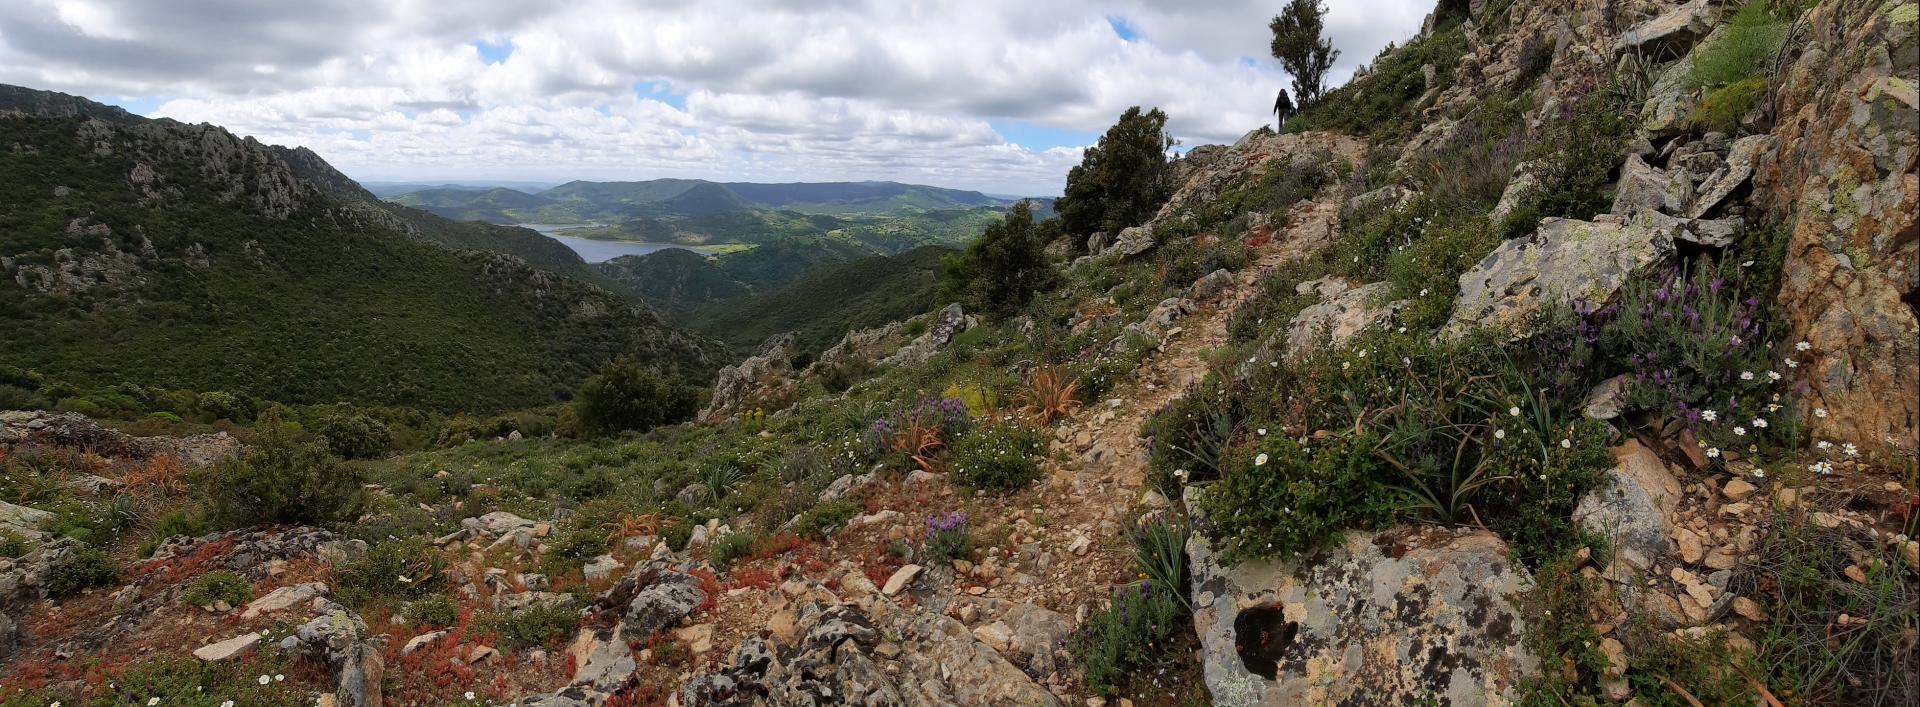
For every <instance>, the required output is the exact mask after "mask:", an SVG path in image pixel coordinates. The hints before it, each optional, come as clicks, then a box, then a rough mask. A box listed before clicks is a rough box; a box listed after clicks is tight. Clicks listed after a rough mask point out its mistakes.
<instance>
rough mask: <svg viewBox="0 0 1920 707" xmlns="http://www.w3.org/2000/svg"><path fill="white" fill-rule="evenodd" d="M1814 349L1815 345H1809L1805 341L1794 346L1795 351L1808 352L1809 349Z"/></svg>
mask: <svg viewBox="0 0 1920 707" xmlns="http://www.w3.org/2000/svg"><path fill="white" fill-rule="evenodd" d="M1812 348H1813V344H1810V343H1807V342H1805V341H1802V342H1800V343H1798V344H1794V345H1793V350H1795V351H1806V350H1808V349H1812Z"/></svg>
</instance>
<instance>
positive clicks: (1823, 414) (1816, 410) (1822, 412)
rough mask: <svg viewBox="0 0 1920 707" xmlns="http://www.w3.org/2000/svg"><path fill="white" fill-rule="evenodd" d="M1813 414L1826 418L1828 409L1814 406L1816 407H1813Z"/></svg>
mask: <svg viewBox="0 0 1920 707" xmlns="http://www.w3.org/2000/svg"><path fill="white" fill-rule="evenodd" d="M1813 416H1814V417H1818V418H1822V419H1825V418H1826V416H1827V409H1826V408H1814V409H1813Z"/></svg>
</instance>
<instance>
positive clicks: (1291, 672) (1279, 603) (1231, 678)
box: [1187, 529, 1537, 706]
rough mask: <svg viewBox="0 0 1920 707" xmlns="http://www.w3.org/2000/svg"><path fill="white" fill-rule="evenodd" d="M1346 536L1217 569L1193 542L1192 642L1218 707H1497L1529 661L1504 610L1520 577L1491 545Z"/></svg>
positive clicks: (1484, 540)
mask: <svg viewBox="0 0 1920 707" xmlns="http://www.w3.org/2000/svg"><path fill="white" fill-rule="evenodd" d="M1412 532H1415V531H1408V530H1405V529H1401V530H1395V531H1386V532H1381V533H1374V532H1359V531H1352V532H1348V533H1346V534H1345V535H1344V537H1343V539H1342V541H1341V542H1339V543H1338V544H1336V545H1334V546H1332V547H1328V548H1325V549H1323V550H1321V551H1318V552H1315V553H1313V554H1311V555H1310V556H1307V557H1304V558H1301V559H1299V560H1298V561H1293V562H1246V563H1241V564H1238V565H1234V566H1231V567H1227V566H1222V565H1221V564H1220V563H1219V559H1218V556H1217V555H1216V554H1215V552H1214V549H1213V547H1212V545H1211V544H1210V543H1209V542H1208V540H1207V539H1206V537H1205V535H1204V534H1199V533H1196V534H1195V535H1194V536H1193V537H1192V538H1191V539H1190V540H1189V541H1188V544H1187V554H1188V556H1189V557H1190V558H1192V560H1193V585H1192V596H1193V602H1194V614H1193V622H1194V629H1195V631H1196V632H1197V633H1198V634H1199V636H1200V643H1201V661H1202V669H1203V672H1204V678H1205V681H1206V685H1207V689H1208V691H1209V692H1210V693H1211V694H1212V696H1213V703H1214V704H1216V705H1236V706H1238V705H1255V704H1273V705H1292V704H1353V703H1365V704H1418V703H1424V702H1433V701H1438V702H1440V703H1443V704H1451V705H1486V704H1508V703H1510V702H1511V701H1512V699H1513V696H1514V694H1515V692H1516V687H1517V685H1518V683H1519V681H1520V679H1521V678H1522V677H1523V676H1526V675H1528V674H1530V673H1531V672H1532V671H1533V670H1534V669H1535V666H1536V663H1537V660H1536V658H1535V656H1533V654H1532V653H1530V652H1529V651H1528V650H1527V648H1526V647H1525V645H1523V644H1522V643H1521V637H1522V636H1523V635H1525V633H1526V630H1527V627H1526V621H1525V618H1524V617H1523V616H1521V614H1520V612H1519V611H1518V610H1517V609H1516V608H1515V607H1514V606H1513V605H1512V603H1511V601H1512V600H1513V598H1514V597H1515V596H1517V595H1519V594H1520V593H1522V592H1525V591H1527V590H1529V589H1530V588H1531V586H1532V579H1531V577H1530V576H1529V575H1528V574H1527V571H1526V568H1524V567H1522V566H1520V565H1519V564H1518V563H1516V562H1513V561H1510V560H1509V559H1508V556H1507V548H1506V545H1505V544H1504V543H1502V542H1500V539H1499V538H1498V537H1496V536H1494V535H1493V534H1491V533H1486V532H1449V531H1439V532H1435V533H1432V534H1431V535H1427V536H1421V537H1409V536H1408V534H1409V533H1412Z"/></svg>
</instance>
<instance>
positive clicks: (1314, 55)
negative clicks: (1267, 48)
mask: <svg viewBox="0 0 1920 707" xmlns="http://www.w3.org/2000/svg"><path fill="white" fill-rule="evenodd" d="M1326 20H1327V8H1326V6H1325V5H1321V4H1320V2H1319V0H1292V1H1291V2H1288V3H1287V7H1286V9H1284V10H1281V11H1280V14H1279V15H1278V16H1276V17H1274V18H1273V22H1272V23H1271V24H1268V25H1267V28H1268V29H1270V30H1273V46H1272V49H1273V58H1275V59H1279V60H1280V65H1281V66H1283V67H1285V68H1286V70H1287V73H1289V74H1292V75H1293V95H1294V98H1295V99H1297V100H1299V105H1300V107H1301V108H1305V107H1307V106H1310V105H1313V103H1314V102H1315V101H1318V100H1320V97H1321V96H1324V95H1326V92H1327V85H1326V81H1327V70H1328V69H1331V68H1333V60H1334V59H1337V58H1339V57H1340V51H1339V50H1337V49H1334V48H1333V42H1332V41H1330V40H1327V39H1325V38H1323V37H1321V36H1320V34H1321V32H1322V31H1323V30H1325V29H1326Z"/></svg>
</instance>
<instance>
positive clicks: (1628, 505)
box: [1573, 441, 1682, 572]
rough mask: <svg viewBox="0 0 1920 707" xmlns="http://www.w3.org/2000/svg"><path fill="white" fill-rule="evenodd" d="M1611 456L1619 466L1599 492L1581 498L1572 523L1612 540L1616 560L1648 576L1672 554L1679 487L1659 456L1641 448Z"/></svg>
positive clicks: (1635, 445)
mask: <svg viewBox="0 0 1920 707" xmlns="http://www.w3.org/2000/svg"><path fill="white" fill-rule="evenodd" d="M1613 456H1614V458H1615V459H1616V460H1618V463H1617V464H1616V465H1615V466H1614V468H1613V470H1612V471H1609V472H1608V473H1607V479H1606V481H1604V482H1602V483H1601V485H1600V487H1598V488H1595V489H1593V490H1591V491H1588V492H1587V494H1586V495H1585V496H1582V497H1580V502H1579V505H1578V506H1576V507H1575V508H1574V511H1573V520H1574V522H1575V523H1579V524H1580V525H1581V527H1584V528H1586V529H1587V530H1590V531H1593V532H1594V533H1597V534H1599V535H1600V536H1602V537H1605V538H1608V539H1609V541H1610V545H1609V547H1611V548H1612V549H1613V550H1614V552H1615V554H1616V555H1617V557H1616V559H1618V560H1620V561H1622V562H1625V563H1626V564H1627V565H1628V566H1629V567H1632V568H1633V569H1635V570H1638V571H1641V572H1645V571H1648V570H1650V569H1652V568H1653V563H1654V561H1655V560H1656V559H1659V558H1662V557H1665V556H1666V555H1670V554H1672V553H1673V541H1672V540H1671V536H1672V535H1673V511H1674V508H1675V507H1676V505H1677V504H1678V503H1679V501H1680V494H1681V492H1682V490H1681V488H1680V482H1679V481H1676V480H1674V478H1673V473H1672V472H1671V471H1669V470H1668V469H1667V465H1666V463H1665V462H1663V461H1661V460H1660V456H1659V455H1657V454H1654V453H1653V450H1650V449H1647V448H1646V447H1645V446H1643V445H1641V444H1640V443H1639V442H1633V441H1629V442H1627V443H1626V444H1624V445H1622V446H1620V447H1618V448H1615V449H1614V450H1613Z"/></svg>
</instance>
